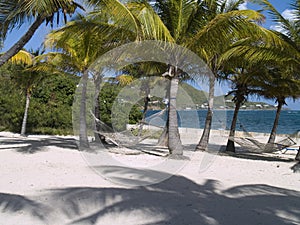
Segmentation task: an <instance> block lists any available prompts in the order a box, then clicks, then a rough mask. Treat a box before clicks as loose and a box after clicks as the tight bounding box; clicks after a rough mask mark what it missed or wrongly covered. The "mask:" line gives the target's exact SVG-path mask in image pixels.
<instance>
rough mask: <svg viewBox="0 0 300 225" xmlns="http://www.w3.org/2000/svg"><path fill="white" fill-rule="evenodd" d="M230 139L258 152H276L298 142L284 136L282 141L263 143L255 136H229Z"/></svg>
mask: <svg viewBox="0 0 300 225" xmlns="http://www.w3.org/2000/svg"><path fill="white" fill-rule="evenodd" d="M229 140H231V141H233V142H235V143H237V144H238V145H240V146H241V147H243V148H244V149H247V150H249V151H250V152H257V153H263V152H266V153H268V152H276V151H280V150H283V149H285V148H287V147H290V146H292V145H295V144H296V142H295V141H294V140H293V139H291V138H290V137H287V138H284V139H282V140H281V141H279V142H276V143H273V144H268V143H266V144H265V143H262V142H260V141H258V140H257V139H255V138H253V137H232V138H229Z"/></svg>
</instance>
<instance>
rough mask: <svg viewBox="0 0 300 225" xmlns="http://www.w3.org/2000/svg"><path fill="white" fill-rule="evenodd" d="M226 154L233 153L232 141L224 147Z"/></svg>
mask: <svg viewBox="0 0 300 225" xmlns="http://www.w3.org/2000/svg"><path fill="white" fill-rule="evenodd" d="M225 151H226V152H235V146H234V141H232V140H228V141H227V145H226V150H225Z"/></svg>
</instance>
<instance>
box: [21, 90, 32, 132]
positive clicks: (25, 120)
mask: <svg viewBox="0 0 300 225" xmlns="http://www.w3.org/2000/svg"><path fill="white" fill-rule="evenodd" d="M30 98H31V93H30V91H28V90H27V92H26V104H25V111H24V116H23V122H22V128H21V136H25V134H26V125H27V118H28V110H29V105H30Z"/></svg>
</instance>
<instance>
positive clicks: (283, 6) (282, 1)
mask: <svg viewBox="0 0 300 225" xmlns="http://www.w3.org/2000/svg"><path fill="white" fill-rule="evenodd" d="M269 2H270V3H272V4H273V6H274V7H275V8H276V9H277V10H278V11H279V12H280V13H281V14H282V15H283V16H284V17H286V18H291V7H290V4H291V3H292V0H269ZM247 8H248V9H255V10H258V9H260V8H261V7H260V6H257V5H254V4H252V3H249V2H246V3H245V4H244V5H242V7H241V9H247ZM81 13H82V11H81ZM264 14H265V16H266V21H265V23H264V24H263V26H264V27H266V28H270V29H274V30H278V31H280V26H278V24H275V23H273V22H272V21H271V19H270V16H269V15H268V14H267V13H264ZM27 28H28V24H25V25H23V26H21V27H20V29H19V30H13V32H11V33H10V34H9V35H8V36H7V39H6V41H5V42H4V47H3V49H1V51H2V52H3V51H6V50H8V49H9V47H11V46H12V45H13V44H14V43H15V42H16V41H17V40H18V39H19V38H20V37H21V36H22V35H23V34H24V33H25V32H26V30H27ZM55 28H57V27H56V26H54V29H55ZM51 30H52V29H51V27H50V26H45V24H43V25H42V26H41V27H40V28H39V29H38V30H37V31H36V33H35V35H34V36H33V37H32V39H31V40H30V41H29V42H28V43H27V44H26V45H25V48H26V49H33V50H36V49H37V48H38V47H40V46H41V45H42V43H43V41H44V38H45V36H46V34H47V33H49V32H50V31H51ZM253 100H254V99H253ZM260 100H261V99H260ZM268 103H270V104H275V103H274V102H273V101H268ZM287 103H288V106H287V107H288V108H291V109H296V110H300V100H298V101H296V102H293V101H291V100H288V101H287Z"/></svg>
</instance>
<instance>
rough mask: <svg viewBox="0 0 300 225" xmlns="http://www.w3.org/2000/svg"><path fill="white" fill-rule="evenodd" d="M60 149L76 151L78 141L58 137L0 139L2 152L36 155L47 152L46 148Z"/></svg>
mask: <svg viewBox="0 0 300 225" xmlns="http://www.w3.org/2000/svg"><path fill="white" fill-rule="evenodd" d="M51 146H55V147H59V148H66V149H74V150H75V149H76V150H78V147H77V145H76V141H75V139H74V138H67V137H57V136H49V137H48V136H47V137H43V136H39V137H34V136H28V137H15V138H7V137H4V138H2V137H1V139H0V151H1V150H2V149H13V150H16V151H17V152H20V153H36V152H40V151H45V147H51Z"/></svg>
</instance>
